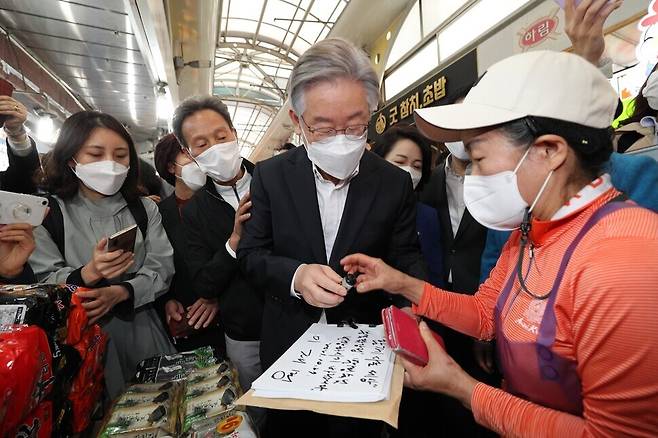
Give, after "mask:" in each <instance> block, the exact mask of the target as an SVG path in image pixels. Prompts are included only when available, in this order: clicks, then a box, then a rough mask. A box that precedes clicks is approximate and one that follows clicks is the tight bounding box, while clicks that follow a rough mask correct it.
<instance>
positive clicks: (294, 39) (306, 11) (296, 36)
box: [286, 0, 315, 55]
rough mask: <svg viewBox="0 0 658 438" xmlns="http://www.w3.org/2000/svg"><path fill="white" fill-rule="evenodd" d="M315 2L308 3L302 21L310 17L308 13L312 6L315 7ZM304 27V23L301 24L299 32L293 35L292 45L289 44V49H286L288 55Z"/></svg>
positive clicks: (312, 0)
mask: <svg viewBox="0 0 658 438" xmlns="http://www.w3.org/2000/svg"><path fill="white" fill-rule="evenodd" d="M314 3H315V0H311V3H310V4H309V5H308V7H307V8H306V10H305V11H304V17H302V21H306V19H307V18H308V14H310V13H311V8H312V7H313V4H314ZM302 27H304V24H303V23H302V24H300V25H299V27H298V28H297V32H295V36H293V37H292V41H291V42H290V45H289V46H288V50H287V51H286V55H288V53H289V52H290V49H292V47H293V44H295V41H297V38H298V37H299V31H300V30H302Z"/></svg>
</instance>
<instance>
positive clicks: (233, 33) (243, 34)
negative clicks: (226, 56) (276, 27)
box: [217, 31, 300, 64]
mask: <svg viewBox="0 0 658 438" xmlns="http://www.w3.org/2000/svg"><path fill="white" fill-rule="evenodd" d="M221 36H222V37H223V38H230V37H234V38H244V39H246V40H252V39H253V37H254V34H253V33H250V32H239V31H231V32H226V31H224V32H222V35H221ZM258 41H262V42H264V43H268V44H272V45H273V46H276V47H279V48H280V49H281V50H287V52H286V55H283V54H281V55H283V56H284V57H285V59H286V61H288V60H289V61H288V62H291V63H292V64H294V63H295V62H296V61H295V60H293V59H292V58H290V57H289V56H287V55H288V54H290V53H292V54H293V55H295V56H296V57H297V58H299V56H300V55H299V53H298V52H297V51H296V50H294V49H293V48H292V47H287V46H284V45H283V44H282V41H278V40H275V39H273V38H269V37H266V36H263V35H261V36H259V37H258ZM233 44H238V45H240V44H242V43H229V42H226V41H222V42H220V43H218V44H217V47H230V46H232V45H233ZM248 46H250V47H253V46H252V45H251V44H248ZM257 47H259V48H260V49H262V50H272V49H269V48H266V47H262V46H257ZM273 52H276V51H273Z"/></svg>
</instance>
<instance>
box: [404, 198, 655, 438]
mask: <svg viewBox="0 0 658 438" xmlns="http://www.w3.org/2000/svg"><path fill="white" fill-rule="evenodd" d="M617 195H618V192H617V191H616V190H609V191H608V192H606V193H604V194H603V195H601V196H600V197H598V198H597V199H595V200H594V201H593V202H592V203H591V204H589V205H587V206H585V207H583V208H582V209H581V210H579V211H576V212H574V213H572V214H571V215H569V216H567V217H565V218H563V219H560V220H557V221H552V222H551V221H549V222H539V221H535V222H533V227H532V232H531V236H530V237H531V240H532V241H533V243H534V244H535V248H534V252H535V258H534V262H533V263H532V264H531V266H530V271H529V275H528V277H527V280H526V284H527V286H528V288H529V290H531V291H533V292H534V293H535V294H537V295H543V294H545V293H547V292H548V291H549V290H550V288H551V285H552V283H553V280H554V278H555V274H556V272H557V270H558V265H559V263H560V261H561V259H562V256H563V254H564V251H565V249H566V247H567V246H568V245H569V243H570V242H571V241H572V239H573V237H574V236H575V235H576V234H577V233H578V231H579V230H580V229H581V227H582V226H583V225H584V224H585V222H586V221H587V220H588V219H589V217H590V216H591V215H592V214H593V213H594V212H595V211H596V210H597V209H598V208H599V207H601V206H602V205H604V204H605V203H606V202H607V201H609V200H610V199H612V198H614V197H615V196H617ZM518 255H519V233H518V232H515V233H514V234H513V235H512V236H511V237H510V240H509V241H508V242H507V244H506V245H505V247H504V249H503V252H502V254H501V256H500V259H499V260H498V263H497V264H496V267H495V268H494V269H493V270H492V272H491V276H490V277H489V279H488V280H487V281H486V282H485V283H483V284H482V285H481V286H480V288H479V290H478V292H477V293H476V294H475V295H474V296H468V295H462V294H458V293H450V292H446V291H443V290H440V289H437V288H434V287H432V286H430V285H426V286H425V291H424V294H423V297H422V299H421V301H420V303H418V305H417V306H414V311H415V312H416V313H418V314H420V315H423V316H426V317H428V318H431V319H434V320H436V321H439V322H441V323H443V324H445V325H446V326H448V327H451V328H453V329H455V330H458V331H460V332H463V333H465V334H467V335H470V336H473V337H476V338H479V339H492V338H493V337H494V336H495V321H494V307H495V305H496V300H497V298H498V294H499V292H500V291H501V289H502V288H503V286H504V284H505V282H506V280H507V279H508V278H509V275H511V274H512V273H515V269H516V262H517V259H518ZM527 270H528V257H527V256H526V257H525V258H524V266H523V272H527ZM518 291H520V287H519V285H518V280H517V281H516V282H515V285H514V287H513V289H512V293H511V294H510V300H511V299H514V297H516V298H515V301H514V302H513V304H512V305H511V306H510V310H509V313H508V314H507V315H506V316H505V320H504V322H503V330H504V331H505V335H506V336H507V337H508V338H510V339H513V340H520V341H534V340H535V339H536V326H537V324H536V323H537V320H538V319H539V320H541V315H542V314H543V310H544V309H543V308H542V305H541V303H540V302H538V301H537V300H534V299H533V298H532V297H531V296H530V295H528V294H526V293H524V292H520V293H518V295H517V294H516V292H518ZM555 314H556V322H557V330H556V341H555V344H554V345H553V351H554V352H555V353H557V354H559V355H561V356H563V357H565V358H569V359H572V360H575V361H576V362H577V364H578V365H577V372H578V375H579V377H580V380H581V383H582V397H583V405H584V413H583V417H578V416H574V415H571V414H567V413H564V412H560V411H556V410H552V409H548V408H545V407H542V406H539V405H537V404H534V403H531V402H528V401H526V400H523V399H521V398H518V397H515V396H513V395H511V394H509V393H506V392H504V391H503V390H500V389H496V388H493V387H490V386H487V385H485V384H482V383H479V384H477V385H476V387H475V390H474V392H473V397H472V399H471V405H472V409H473V414H474V416H475V419H476V420H477V421H478V422H479V423H480V424H482V425H484V426H486V427H489V428H491V429H493V430H494V431H496V432H498V433H500V434H502V435H505V436H527V437H541V436H547V437H555V436H558V437H569V438H571V437H576V436H615V437H618V436H625V435H629V436H647V437H648V436H652V437H655V436H657V435H658V215H656V214H655V213H652V212H651V211H649V210H644V209H640V208H628V209H623V210H620V211H617V212H615V213H612V214H610V215H609V216H607V217H605V218H604V219H603V220H602V221H601V222H599V223H598V224H597V225H595V226H594V227H593V228H592V229H591V230H590V231H589V233H588V234H587V235H586V236H585V237H584V238H583V240H582V241H581V243H580V245H579V246H578V248H577V249H576V252H575V253H574V255H573V257H572V258H571V262H570V263H569V266H568V267H567V270H566V272H565V274H564V279H563V281H562V284H561V287H560V289H559V291H558V296H557V298H556V301H555Z"/></svg>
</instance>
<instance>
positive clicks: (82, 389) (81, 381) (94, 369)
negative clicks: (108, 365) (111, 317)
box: [69, 324, 108, 433]
mask: <svg viewBox="0 0 658 438" xmlns="http://www.w3.org/2000/svg"><path fill="white" fill-rule="evenodd" d="M107 340H108V338H107V335H106V334H105V333H104V332H103V331H102V329H101V328H100V326H98V325H96V324H95V325H93V326H91V327H89V329H88V330H86V331H85V332H84V333H83V335H82V339H81V341H80V342H79V343H78V344H76V345H74V348H76V349H77V350H78V352H79V353H80V355H81V356H82V357H83V358H82V366H81V367H80V371H79V373H78V375H77V376H76V377H75V379H74V380H73V384H72V385H71V392H70V393H69V400H70V401H71V406H72V430H73V432H74V433H80V432H82V431H83V430H84V429H86V428H87V426H89V422H90V418H91V415H92V414H93V412H94V409H95V408H96V405H97V404H98V401H99V400H100V398H101V395H102V393H103V370H104V368H103V357H104V354H105V348H106V346H107Z"/></svg>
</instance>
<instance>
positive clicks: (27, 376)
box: [0, 326, 54, 436]
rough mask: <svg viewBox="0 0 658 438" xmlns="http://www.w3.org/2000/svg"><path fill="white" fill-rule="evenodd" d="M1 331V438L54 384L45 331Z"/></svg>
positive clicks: (10, 328) (15, 328)
mask: <svg viewBox="0 0 658 438" xmlns="http://www.w3.org/2000/svg"><path fill="white" fill-rule="evenodd" d="M2 330H4V331H0V436H4V434H6V433H7V432H8V431H11V430H13V429H14V428H15V427H16V426H17V425H18V424H19V422H20V421H21V420H23V419H24V418H26V417H27V416H28V415H30V413H31V412H32V411H34V409H36V407H37V406H38V405H39V403H40V402H41V401H42V400H44V398H45V397H46V396H47V395H48V394H49V393H50V392H51V390H52V387H53V382H54V377H53V372H52V368H51V360H52V359H51V353H50V347H49V346H48V339H47V338H46V334H45V333H44V331H43V330H41V329H40V328H39V327H30V326H3V327H2ZM51 413H52V409H51Z"/></svg>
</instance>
